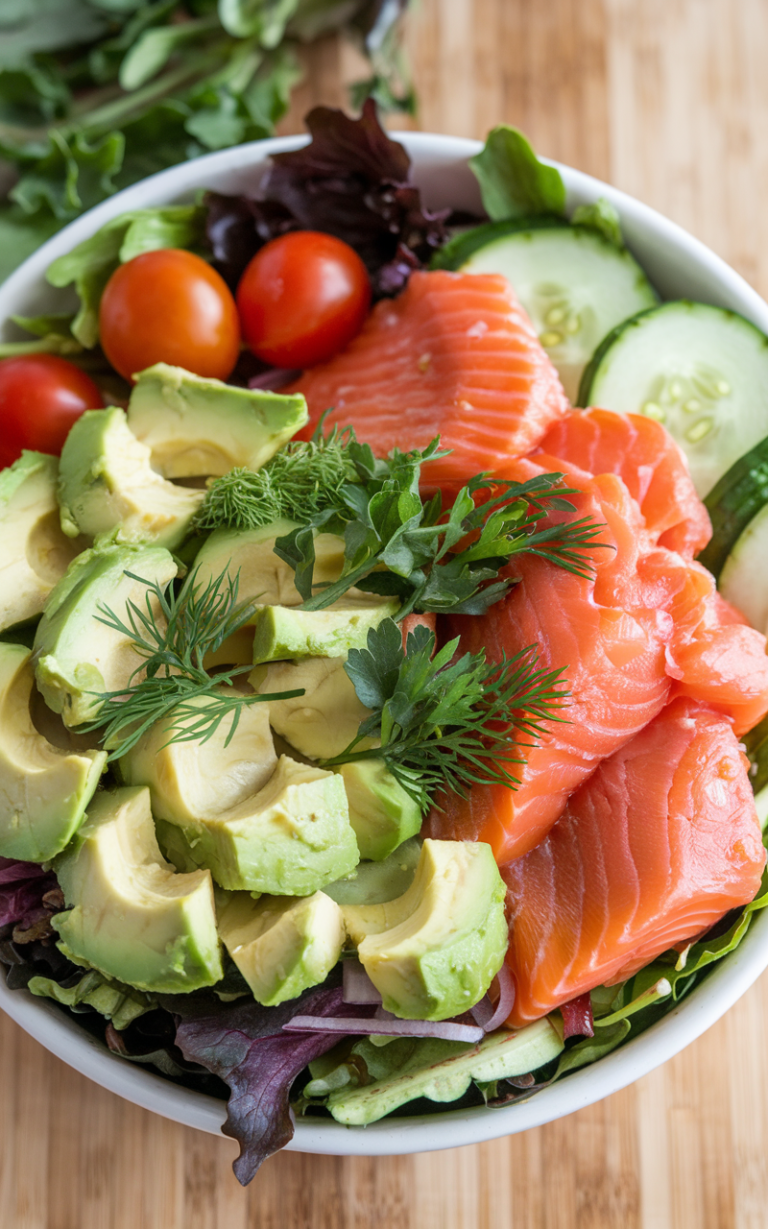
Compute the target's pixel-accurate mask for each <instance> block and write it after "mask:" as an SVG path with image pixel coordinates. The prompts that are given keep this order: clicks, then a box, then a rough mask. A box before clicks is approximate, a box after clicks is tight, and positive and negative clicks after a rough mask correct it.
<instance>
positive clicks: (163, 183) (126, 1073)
mask: <svg viewBox="0 0 768 1229" xmlns="http://www.w3.org/2000/svg"><path fill="white" fill-rule="evenodd" d="M391 135H392V136H393V137H395V139H397V140H399V141H401V142H402V143H403V144H404V145H405V147H406V149H407V150H408V152H409V153H410V155H411V157H412V159H413V162H414V167H413V170H414V180H415V182H417V183H419V182H420V179H421V178H422V175H423V174H424V173H425V168H426V172H428V171H429V170H433V171H434V170H435V168H437V173H438V175H439V174H442V176H443V180H444V181H445V179H446V178H451V177H454V176H456V175H457V174H460V173H463V174H464V175H465V176H466V175H467V174H468V172H467V170H466V161H467V159H468V158H469V157H471V156H472V155H473V154H475V153H477V152H478V151H479V150H480V149H481V148H482V142H479V141H473V140H469V139H467V138H461V137H451V136H445V135H441V134H431V133H413V132H393V133H392V134H391ZM307 140H308V137H306V136H304V135H295V136H288V137H274V138H270V139H269V140H265V141H255V142H251V143H249V144H247V145H241V146H237V147H235V148H234V149H228V150H221V151H218V152H216V153H211V154H207V155H204V156H203V157H200V158H197V159H194V160H192V161H190V162H186V163H181V164H179V165H177V166H174V167H170V168H168V169H167V170H164V171H160V172H158V173H157V174H156V175H153V176H150V177H149V178H147V179H145V180H142V181H141V182H140V183H138V184H134V185H132V186H131V187H129V188H126V189H123V190H122V191H121V192H119V193H116V194H115V195H114V196H112V197H110V198H108V199H107V200H106V201H104V202H102V203H101V204H100V205H97V206H96V207H95V208H93V209H91V210H89V211H88V212H87V213H85V214H83V215H82V216H81V217H80V218H77V219H75V220H74V221H73V222H71V223H70V224H69V225H68V226H67V227H65V228H64V229H63V230H61V231H60V232H58V233H57V234H56V235H54V236H53V237H52V238H51V239H49V240H47V241H46V242H45V243H44V244H43V245H42V246H41V247H40V248H39V249H38V250H37V251H36V252H35V253H33V255H31V256H30V257H28V259H27V260H26V261H25V262H24V263H23V264H22V265H20V266H19V268H18V269H16V270H15V271H14V272H13V273H12V274H11V275H10V277H9V278H8V279H6V281H5V283H4V284H3V285H2V286H0V328H2V327H4V323H5V320H6V317H7V315H8V314H9V313H8V310H7V308H6V307H5V306H4V305H5V303H6V301H8V300H10V301H11V303H12V302H13V300H14V299H16V298H18V297H21V298H22V299H23V298H24V295H25V292H26V290H27V288H28V287H29V286H32V285H34V284H35V282H37V284H38V287H39V283H40V282H41V280H42V277H43V274H44V272H45V269H46V268H47V267H48V265H49V264H50V263H51V261H52V260H53V259H55V257H56V256H58V255H60V254H62V253H63V252H68V251H71V250H72V248H73V247H74V246H75V245H76V244H78V243H80V242H81V241H82V240H83V239H86V238H88V237H89V236H90V235H92V234H93V233H94V231H95V230H97V229H98V228H99V227H100V226H102V225H104V223H105V222H107V221H109V220H111V219H112V218H113V217H116V216H117V215H118V214H120V213H124V212H126V211H127V210H129V209H134V208H141V207H146V205H147V204H149V203H152V204H155V203H158V202H160V201H166V202H168V203H170V202H171V201H173V200H178V199H180V198H183V197H184V196H185V195H186V196H188V195H189V194H190V193H191V192H192V191H194V190H195V189H196V188H199V187H210V186H211V184H212V183H214V182H215V181H216V180H217V179H219V178H220V177H221V176H222V175H224V174H227V173H233V174H236V173H240V172H246V171H247V170H248V169H250V168H254V167H258V166H260V165H263V164H264V163H265V162H266V160H267V159H268V158H269V156H270V155H271V154H272V153H277V152H281V151H284V150H288V149H296V148H298V147H300V146H301V145H303V144H305V143H306V142H307ZM545 161H547V162H549V165H552V166H555V167H557V169H558V170H559V171H560V172H561V174H562V176H563V179H564V181H565V184H566V189H567V207H568V210H569V212H570V211H571V210H572V208H573V207H575V206H576V205H577V204H581V203H584V202H591V201H594V200H596V199H597V198H598V197H599V196H603V197H606V198H607V199H608V200H609V201H611V202H612V203H613V204H614V205H615V206H616V208H617V209H618V211H619V213H620V216H621V221H622V228H623V230H624V233H625V237H626V238H627V241H628V246H629V247H630V248H641V247H642V246H643V244H644V243H648V244H650V245H651V247H652V248H653V250H654V251H655V252H656V253H657V254H658V255H659V256H660V257H661V259H662V261H663V260H665V259H667V258H668V259H669V260H670V261H671V262H672V265H673V266H674V265H676V264H679V263H680V261H682V263H683V265H684V266H686V265H687V269H688V274H689V278H691V277H692V278H693V280H694V281H695V277H696V273H697V272H698V273H700V274H702V275H703V277H704V281H705V282H707V281H708V282H709V283H710V286H711V287H712V288H713V289H710V291H709V292H707V291H706V290H705V293H704V294H703V296H699V297H703V298H704V299H705V301H710V302H714V303H716V304H718V305H720V306H723V307H729V308H731V309H733V310H736V311H740V312H741V314H742V315H744V316H746V317H747V318H748V319H750V320H752V322H753V323H754V324H756V325H757V326H758V327H759V328H761V329H762V330H763V331H765V332H768V304H767V303H766V302H765V301H764V300H763V299H762V298H761V297H760V295H758V294H757V292H756V291H754V290H753V289H752V287H750V286H749V285H748V283H747V282H746V281H745V280H744V279H743V278H742V277H741V276H740V275H739V274H738V273H737V272H736V271H735V270H734V269H732V268H731V267H730V266H729V265H728V264H726V262H725V261H724V260H722V259H721V258H720V257H719V256H717V255H716V254H715V253H714V252H712V251H711V249H709V248H708V247H707V246H706V245H705V244H703V243H702V242H701V241H700V240H698V239H696V238H694V236H693V235H691V234H690V233H689V232H688V231H686V230H684V229H683V228H682V227H680V226H678V225H677V224H676V223H674V222H672V221H670V220H669V219H667V218H665V217H664V216H663V215H662V214H660V213H658V212H657V211H656V210H654V209H651V208H650V207H649V206H647V205H645V204H643V203H642V202H641V201H639V200H637V199H636V198H634V197H631V196H628V195H627V194H626V193H624V192H621V191H619V190H618V189H616V188H613V187H611V186H610V185H609V184H606V183H604V182H602V181H601V180H599V179H596V178H594V177H592V176H590V175H586V174H585V173H583V172H581V171H578V170H575V169H574V168H571V167H568V166H565V165H563V164H561V163H558V162H554V161H550V160H548V159H545ZM426 194H427V198H429V193H428V192H427V193H426ZM672 276H673V280H674V278H675V273H674V268H673V272H672ZM683 276H685V270H684V273H683ZM15 310H16V311H19V310H20V308H19V307H18V306H17V307H16V308H15ZM766 966H768V910H766V911H765V912H763V913H762V915H761V916H759V917H757V918H755V919H754V921H753V923H752V926H751V928H750V931H749V933H748V934H747V936H746V937H745V939H744V940H743V942H742V943H741V945H740V946H739V948H738V949H737V950H736V951H735V952H733V953H731V954H730V955H729V956H728V957H727V958H726V959H724V960H723V961H722V962H721V963H719V964H717V965H716V966H715V967H714V968H713V970H712V972H711V973H710V974H709V975H708V977H707V979H706V981H705V982H704V983H703V984H702V985H700V986H698V987H696V989H695V991H694V992H693V993H692V994H691V995H690V996H689V997H686V998H684V999H683V1000H682V1001H681V1002H680V1003H679V1004H678V1005H677V1006H676V1007H675V1008H673V1010H672V1011H670V1012H669V1014H668V1015H666V1016H665V1017H663V1019H661V1020H660V1021H658V1023H657V1024H655V1025H653V1026H652V1027H651V1028H650V1029H648V1030H647V1031H646V1032H645V1033H643V1034H641V1035H640V1036H639V1037H637V1038H635V1039H634V1040H632V1041H629V1042H628V1043H627V1044H626V1045H624V1046H622V1047H621V1048H620V1049H618V1050H616V1051H614V1052H613V1053H612V1054H609V1055H607V1056H606V1057H604V1058H601V1059H599V1060H597V1062H596V1063H594V1064H592V1065H590V1066H588V1067H585V1068H583V1069H581V1070H579V1071H576V1072H574V1073H573V1074H571V1075H569V1076H568V1077H566V1078H565V1079H563V1080H562V1081H559V1082H558V1083H557V1084H554V1085H552V1086H551V1087H550V1088H546V1089H544V1090H542V1091H541V1092H539V1093H537V1094H536V1095H535V1096H533V1097H531V1098H530V1099H529V1100H527V1101H523V1102H517V1103H515V1104H513V1105H510V1106H507V1107H503V1108H498V1109H488V1108H484V1107H478V1108H472V1109H463V1110H451V1109H450V1108H446V1109H445V1110H444V1111H442V1112H436V1113H434V1114H429V1115H423V1116H419V1117H412V1118H411V1117H409V1118H385V1119H383V1120H381V1121H380V1122H378V1123H374V1124H372V1125H371V1126H368V1127H366V1128H365V1129H364V1130H361V1129H360V1128H354V1127H345V1126H342V1125H341V1124H339V1123H336V1122H333V1121H329V1120H325V1119H322V1120H320V1119H315V1120H311V1119H300V1120H299V1121H298V1122H297V1124H296V1134H295V1136H294V1138H293V1139H292V1140H291V1141H290V1143H289V1144H288V1145H287V1147H288V1149H289V1150H294V1151H300V1152H311V1153H318V1154H330V1155H353V1156H386V1155H397V1154H399V1153H406V1152H426V1151H433V1150H439V1149H443V1148H453V1147H458V1146H461V1145H466V1144H473V1143H481V1142H485V1141H487V1140H491V1139H495V1138H498V1137H500V1136H505V1135H512V1134H516V1133H518V1132H520V1131H526V1130H529V1129H531V1128H533V1127H537V1126H542V1125H544V1124H545V1123H547V1122H551V1121H554V1120H556V1119H559V1118H562V1117H565V1116H566V1115H568V1114H571V1113H574V1112H575V1111H577V1110H579V1109H582V1108H584V1107H586V1106H588V1105H591V1104H594V1103H595V1102H596V1101H599V1100H602V1099H603V1098H604V1097H607V1096H610V1095H611V1094H612V1093H614V1092H618V1091H619V1090H620V1089H622V1088H625V1087H626V1086H627V1085H628V1084H631V1083H633V1082H634V1081H635V1080H637V1079H639V1078H640V1077H641V1076H643V1075H646V1074H647V1073H649V1072H650V1071H652V1070H654V1069H655V1068H656V1067H658V1066H660V1065H661V1064H662V1063H664V1062H666V1061H667V1060H668V1059H669V1058H671V1057H673V1056H674V1055H675V1054H677V1053H679V1052H680V1051H681V1050H682V1049H684V1047H685V1046H686V1045H688V1044H690V1043H691V1042H693V1041H695V1040H696V1039H697V1038H698V1037H699V1036H701V1034H702V1033H703V1032H705V1031H706V1029H708V1028H710V1027H711V1025H713V1024H714V1023H715V1022H716V1021H717V1020H718V1019H720V1017H721V1016H722V1015H724V1013H725V1012H726V1011H727V1010H728V1009H729V1008H730V1007H731V1006H732V1005H733V1004H734V1003H735V1002H736V1000H737V999H738V998H740V997H741V995H742V994H743V993H744V992H745V991H746V990H747V989H748V988H749V987H750V986H751V985H752V984H753V983H754V982H755V981H756V979H757V978H758V977H759V975H760V974H761V973H762V972H763V970H764V969H765V968H766ZM0 1009H2V1010H3V1011H5V1013H6V1014H7V1015H8V1016H10V1017H11V1019H13V1020H14V1021H15V1022H16V1023H17V1024H19V1025H20V1026H21V1028H23V1029H24V1030H25V1031H26V1032H28V1033H29V1034H30V1035H31V1036H32V1037H34V1038H35V1039H36V1040H37V1041H39V1042H40V1044H41V1045H43V1046H44V1047H45V1048H46V1049H48V1050H50V1051H51V1052H52V1053H54V1054H56V1055H57V1057H59V1058H61V1059H62V1060H63V1061H64V1062H66V1063H67V1064H68V1065H69V1066H71V1067H73V1068H75V1069H76V1070H78V1071H79V1072H80V1073H81V1074H83V1075H85V1076H87V1077H88V1078H89V1079H91V1080H93V1081H94V1082H95V1083H97V1084H99V1085H101V1086H102V1087H104V1088H106V1089H108V1090H109V1091H111V1092H114V1093H116V1094H117V1095H118V1096H122V1097H124V1098H125V1099H126V1100H128V1101H131V1102H133V1103H134V1104H136V1105H139V1106H141V1107H142V1108H144V1109H148V1110H152V1111H153V1112H155V1113H158V1114H161V1115H162V1116H164V1117H166V1118H169V1119H171V1120H173V1121H175V1122H179V1123H181V1124H182V1125H185V1126H192V1127H196V1128H198V1129H200V1130H203V1131H207V1132H210V1133H212V1134H217V1135H218V1134H220V1132H221V1127H222V1125H223V1123H224V1121H225V1118H226V1105H225V1102H223V1101H219V1100H217V1099H216V1098H214V1097H212V1096H209V1095H206V1094H203V1093H199V1092H196V1091H193V1090H190V1089H187V1088H184V1087H182V1086H180V1085H177V1084H174V1083H172V1082H171V1081H169V1080H167V1079H166V1078H165V1077H163V1076H162V1075H160V1074H159V1073H155V1072H153V1071H151V1070H149V1069H146V1068H144V1067H141V1066H139V1065H137V1064H134V1063H129V1062H127V1061H126V1060H125V1059H123V1058H121V1057H119V1056H118V1055H115V1054H112V1053H111V1052H110V1051H109V1050H108V1049H106V1047H105V1046H104V1044H103V1042H101V1041H99V1040H98V1039H97V1038H96V1037H94V1036H93V1035H92V1034H91V1033H89V1032H88V1031H87V1030H86V1029H84V1028H82V1027H81V1026H80V1025H79V1024H78V1023H77V1021H76V1019H75V1018H73V1017H72V1016H69V1015H67V1014H66V1013H65V1012H64V1011H62V1010H61V1009H60V1008H59V1007H58V1006H57V1005H56V1004H55V1003H53V1002H51V1001H50V1000H47V999H40V998H35V997H34V996H33V995H32V994H31V993H30V992H29V991H27V990H9V989H8V988H7V985H6V983H5V978H4V977H0Z"/></svg>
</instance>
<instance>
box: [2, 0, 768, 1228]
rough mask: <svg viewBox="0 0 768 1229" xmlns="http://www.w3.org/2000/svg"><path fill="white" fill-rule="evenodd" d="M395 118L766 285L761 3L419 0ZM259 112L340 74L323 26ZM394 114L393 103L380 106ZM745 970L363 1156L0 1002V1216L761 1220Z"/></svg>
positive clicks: (325, 1224)
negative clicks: (267, 1149)
mask: <svg viewBox="0 0 768 1229" xmlns="http://www.w3.org/2000/svg"><path fill="white" fill-rule="evenodd" d="M409 45H410V55H411V62H412V65H413V70H414V76H415V82H416V87H417V91H418V95H419V99H420V110H419V116H418V126H420V127H422V128H424V129H426V130H428V131H433V132H447V133H455V134H459V135H467V136H477V137H480V136H482V135H484V133H485V132H486V130H487V129H488V128H490V127H491V126H492V125H493V124H496V123H498V122H500V121H502V120H505V121H508V122H511V123H514V124H517V125H518V126H519V127H521V128H523V129H524V130H525V131H526V132H527V133H528V135H529V137H530V138H531V140H532V141H533V143H534V145H535V146H536V148H537V149H538V150H539V151H540V152H541V153H544V154H547V155H549V156H551V157H554V158H558V159H561V160H562V161H563V162H567V163H570V164H571V165H573V166H576V167H579V168H580V169H582V170H584V171H588V172H590V173H592V174H593V175H597V176H599V177H600V178H603V179H606V180H610V181H611V182H612V183H614V184H616V185H617V186H618V187H620V188H623V189H625V190H626V191H627V192H630V193H633V194H634V195H636V196H638V197H639V198H640V199H641V200H644V201H646V202H648V203H649V204H651V205H653V206H655V207H656V208H657V209H659V210H661V211H662V212H663V213H665V214H667V215H668V216H670V217H672V218H674V219H675V220H676V221H677V222H679V223H680V224H681V225H683V226H685V227H687V228H688V229H689V230H691V231H692V232H693V233H694V234H695V235H697V236H698V237H699V238H701V239H703V240H704V241H705V242H706V243H708V244H710V245H711V246H712V247H713V248H714V249H715V251H717V252H718V253H719V254H720V255H721V256H723V257H724V258H725V259H726V260H727V261H729V262H730V263H731V264H732V265H734V266H735V267H736V268H737V269H738V270H739V271H740V272H741V273H742V274H744V276H745V277H746V278H747V279H748V280H749V281H750V282H752V284H753V285H754V286H755V287H756V288H757V289H758V290H759V291H760V292H761V293H762V294H763V295H765V296H768V208H766V205H765V202H766V201H768V137H766V134H768V68H767V67H766V66H767V65H768V4H766V2H765V0H421V3H420V5H419V7H418V10H417V11H416V12H415V13H414V15H413V17H412V19H411V22H410V31H409ZM307 67H308V75H307V79H306V82H305V84H304V85H303V86H302V87H301V89H300V90H299V91H298V94H297V97H296V101H295V105H294V107H293V109H292V111H291V114H290V115H289V116H288V117H287V120H286V122H284V123H283V124H282V125H281V127H282V130H284V131H286V132H291V131H298V130H300V128H301V116H302V115H303V113H304V112H305V111H306V110H307V109H308V108H309V106H311V105H313V104H314V103H317V102H326V103H332V104H337V105H338V104H342V103H343V102H344V90H343V86H342V82H344V81H349V80H354V79H355V78H356V77H359V76H362V75H364V72H365V69H364V66H363V65H362V64H361V62H360V60H359V58H358V57H357V55H356V53H355V52H354V51H352V50H350V49H348V48H339V46H338V45H337V43H336V42H335V41H334V40H332V39H329V40H327V41H326V42H324V43H323V44H322V45H321V46H320V47H318V48H317V49H315V50H314V51H313V52H312V54H311V55H310V56H308V63H307ZM394 122H395V124H399V125H400V126H414V125H413V124H408V125H403V124H402V122H401V121H398V120H395V121H394ZM767 1105H768V975H765V976H764V977H763V978H762V979H761V981H760V982H759V983H758V984H757V985H756V986H755V987H753V989H752V990H751V991H750V992H749V993H748V994H747V995H746V996H745V997H744V998H743V999H742V1001H741V1002H740V1003H739V1004H738V1005H737V1006H736V1007H735V1008H734V1009H733V1010H732V1011H731V1012H729V1013H728V1015H727V1016H726V1018H725V1019H724V1020H722V1021H721V1022H720V1023H719V1024H718V1025H716V1026H715V1027H714V1028H713V1029H711V1030H710V1032H709V1033H707V1034H706V1035H705V1036H704V1037H702V1038H701V1039H700V1040H699V1041H697V1042H696V1043H694V1044H693V1045H692V1046H690V1047H689V1048H688V1049H687V1050H686V1051H685V1052H684V1053H683V1054H681V1055H679V1056H678V1057H677V1058H676V1059H674V1060H673V1061H672V1062H669V1063H667V1064H666V1066H664V1067H662V1068H661V1069H660V1070H658V1071H656V1072H654V1073H653V1074H652V1075H649V1076H647V1077H646V1078H645V1079H643V1080H641V1081H640V1082H639V1083H638V1084H636V1085H635V1086H633V1087H632V1088H629V1089H626V1090H625V1091H624V1092H621V1093H618V1094H617V1095H615V1096H614V1097H612V1098H610V1099H609V1100H608V1101H604V1102H602V1103H601V1104H599V1105H596V1106H593V1107H592V1108H590V1109H586V1110H583V1111H581V1112H580V1113H578V1114H574V1115H573V1116H572V1117H570V1118H568V1119H565V1120H563V1121H561V1122H559V1123H555V1124H553V1125H551V1126H547V1127H542V1128H540V1129H538V1130H535V1131H530V1132H528V1133H526V1134H525V1135H522V1136H513V1137H511V1138H510V1139H503V1140H498V1141H496V1142H494V1143H489V1144H483V1145H478V1146H475V1147H470V1148H463V1149H458V1150H455V1151H452V1152H443V1153H427V1154H424V1155H421V1156H408V1157H400V1158H384V1159H379V1160H361V1159H336V1158H331V1157H311V1156H301V1155H299V1154H296V1153H284V1154H282V1155H280V1156H277V1157H275V1158H273V1159H272V1160H271V1161H269V1162H267V1164H266V1165H265V1166H264V1168H263V1169H262V1171H261V1173H260V1174H259V1176H258V1178H257V1179H256V1181H255V1182H254V1183H253V1184H252V1186H251V1187H250V1188H249V1189H247V1190H243V1189H241V1188H240V1187H239V1186H238V1184H237V1182H236V1181H235V1179H234V1177H233V1176H232V1173H231V1170H230V1165H231V1162H232V1160H233V1158H234V1156H235V1153H236V1148H235V1145H234V1144H233V1143H232V1142H231V1141H228V1140H225V1139H223V1138H222V1139H221V1140H218V1139H215V1138H213V1137H210V1136H207V1135H202V1134H198V1133H196V1132H194V1131H190V1130H187V1129H185V1128H183V1127H178V1126H175V1125H173V1124H171V1123H169V1122H166V1121H165V1120H163V1119H161V1118H157V1117H154V1116H153V1115H151V1114H148V1113H145V1112H144V1111H142V1110H139V1109H136V1108H135V1107H133V1106H131V1105H129V1104H128V1103H126V1102H124V1101H121V1100H119V1099H118V1098H117V1097H115V1096H112V1095H111V1094H110V1093H106V1092H104V1091H102V1090H101V1089H99V1088H97V1087H96V1086H95V1085H94V1084H91V1083H89V1081H87V1080H86V1079H84V1078H83V1077H81V1076H79V1075H77V1074H76V1073H75V1072H73V1071H71V1070H69V1068H67V1067H65V1066H64V1065H63V1064H62V1063H61V1062H59V1061H58V1060H57V1059H55V1058H53V1057H52V1056H51V1055H49V1054H47V1053H46V1052H45V1051H44V1050H42V1049H41V1047H40V1046H38V1045H37V1043H36V1042H34V1041H32V1040H31V1039H29V1038H28V1037H27V1036H26V1035H25V1034H23V1033H22V1032H21V1030H19V1029H18V1028H17V1027H16V1026H15V1025H14V1024H12V1023H11V1022H10V1021H9V1020H8V1019H6V1018H5V1017H2V1018H0V1229H246V1227H250V1226H254V1227H258V1229H305V1227H306V1229H309V1227H311V1229H641V1227H642V1229H765V1227H766V1225H768V1160H767V1159H766V1158H768V1109H767V1108H766V1106H767Z"/></svg>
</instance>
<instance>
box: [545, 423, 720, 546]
mask: <svg viewBox="0 0 768 1229" xmlns="http://www.w3.org/2000/svg"><path fill="white" fill-rule="evenodd" d="M539 449H540V450H541V451H542V452H546V453H549V454H550V455H552V456H556V457H562V459H563V460H564V461H568V462H570V463H571V464H573V465H578V466H579V467H580V468H581V469H584V470H588V471H589V473H592V474H618V475H619V477H620V478H622V479H623V481H624V482H625V484H626V486H627V489H628V490H629V493H630V495H631V496H632V498H633V499H636V500H637V502H638V504H639V505H640V511H641V512H642V514H643V518H644V520H645V525H646V528H647V529H648V530H650V531H651V532H652V533H653V534H654V536H655V539H656V541H657V542H658V543H659V545H660V546H667V547H669V549H670V550H675V551H679V552H680V554H681V555H685V556H686V557H687V558H689V559H691V558H693V556H694V555H695V554H697V553H698V552H699V551H700V550H703V549H704V547H705V546H706V545H707V542H708V541H709V539H710V538H711V536H712V524H711V522H710V519H709V513H708V512H707V509H706V508H705V507H704V504H703V503H702V502H701V500H700V499H699V497H698V495H697V494H696V489H695V487H694V485H693V482H692V481H691V475H690V472H689V470H688V462H687V461H686V459H685V456H684V454H683V452H682V449H681V448H679V447H678V445H677V444H676V443H675V441H674V440H673V438H672V436H671V435H670V434H669V432H668V431H666V430H665V429H664V427H663V426H662V425H661V423H658V422H655V421H654V420H653V419H652V418H646V417H645V416H644V415H642V414H617V413H615V412H614V411H613V410H600V409H591V410H577V411H574V412H572V413H570V414H567V415H566V416H565V417H564V418H562V419H561V420H560V421H559V422H557V423H555V425H554V426H553V427H550V429H549V431H548V432H547V434H546V435H545V436H544V439H543V440H542V441H541V444H540V445H539Z"/></svg>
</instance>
